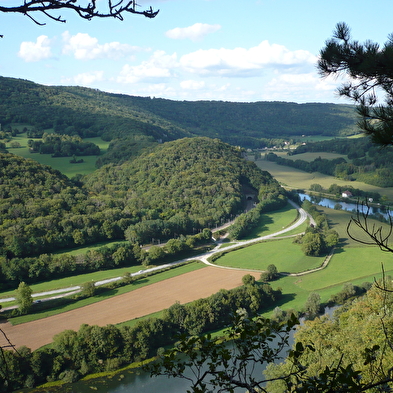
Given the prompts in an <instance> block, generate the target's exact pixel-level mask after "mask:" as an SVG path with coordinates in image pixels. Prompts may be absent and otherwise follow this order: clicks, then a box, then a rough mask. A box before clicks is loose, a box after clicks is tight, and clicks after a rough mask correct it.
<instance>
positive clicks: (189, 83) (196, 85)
mask: <svg viewBox="0 0 393 393" xmlns="http://www.w3.org/2000/svg"><path fill="white" fill-rule="evenodd" d="M180 87H181V88H182V89H185V90H199V89H202V88H203V87H205V82H204V81H195V80H186V81H181V82H180Z"/></svg>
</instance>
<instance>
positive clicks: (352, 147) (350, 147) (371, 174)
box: [267, 137, 393, 187]
mask: <svg viewBox="0 0 393 393" xmlns="http://www.w3.org/2000/svg"><path fill="white" fill-rule="evenodd" d="M305 152H331V153H339V154H346V155H347V156H348V159H349V160H351V161H349V162H348V161H347V160H344V159H338V160H322V159H320V158H319V159H316V160H314V161H313V162H312V163H307V162H306V161H302V160H288V159H284V158H278V159H277V158H276V157H274V156H272V155H270V154H269V157H267V159H270V160H272V161H276V162H277V163H278V164H281V165H288V166H292V167H295V168H298V169H301V170H304V171H306V172H313V171H318V172H321V173H325V174H328V175H332V176H336V177H338V178H340V179H344V180H357V181H361V182H364V183H367V184H371V185H374V186H378V187H391V186H393V148H392V147H384V148H381V147H379V146H376V145H374V144H372V142H371V141H370V138H369V137H364V138H357V139H333V140H329V141H322V142H313V143H307V144H306V145H302V146H299V147H297V148H296V149H295V150H294V151H293V152H292V153H291V154H294V155H295V154H301V153H305ZM381 153H383V154H381ZM340 160H341V161H340Z"/></svg>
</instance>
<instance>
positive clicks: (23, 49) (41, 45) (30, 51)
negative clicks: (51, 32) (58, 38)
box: [18, 35, 52, 62]
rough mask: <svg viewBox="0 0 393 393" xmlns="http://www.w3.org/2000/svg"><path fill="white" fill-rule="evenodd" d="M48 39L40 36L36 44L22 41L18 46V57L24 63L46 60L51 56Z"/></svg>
mask: <svg viewBox="0 0 393 393" xmlns="http://www.w3.org/2000/svg"><path fill="white" fill-rule="evenodd" d="M50 43H51V41H50V39H49V38H48V37H47V36H46V35H40V36H39V37H38V38H37V41H36V42H29V41H24V42H22V43H21V44H20V48H19V52H18V56H19V57H21V58H22V59H23V60H24V61H26V62H34V61H39V60H43V59H48V58H50V57H51V56H52V52H51V47H50Z"/></svg>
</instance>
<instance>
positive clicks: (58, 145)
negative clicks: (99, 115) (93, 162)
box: [27, 132, 100, 157]
mask: <svg viewBox="0 0 393 393" xmlns="http://www.w3.org/2000/svg"><path fill="white" fill-rule="evenodd" d="M27 145H28V147H29V148H30V151H31V152H32V153H40V154H52V157H71V156H98V155H99V154H100V148H99V147H98V146H97V145H96V144H95V143H92V142H85V141H83V139H82V138H81V137H80V136H79V135H73V136H70V135H61V134H48V133H46V132H45V133H44V134H43V135H42V140H39V141H35V140H33V139H30V140H29V141H28V143H27Z"/></svg>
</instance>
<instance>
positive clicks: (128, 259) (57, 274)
mask: <svg viewBox="0 0 393 393" xmlns="http://www.w3.org/2000/svg"><path fill="white" fill-rule="evenodd" d="M210 240H211V231H210V230H209V229H207V228H205V229H204V230H203V231H201V232H200V233H198V234H196V235H188V236H184V235H181V236H180V237H179V238H176V239H170V240H169V241H168V242H167V243H166V244H165V245H163V246H158V245H155V246H152V247H150V248H149V250H148V251H146V250H144V249H143V248H141V247H140V245H139V244H137V243H128V242H122V243H115V244H113V245H111V246H109V247H108V246H102V247H99V248H97V249H94V250H89V251H87V252H86V253H81V254H78V255H71V254H68V253H64V254H60V255H57V254H41V255H39V256H37V257H26V258H12V259H8V258H6V257H1V256H0V285H1V287H2V289H4V288H13V287H16V286H17V285H18V284H19V283H20V282H28V283H30V284H31V283H35V282H41V281H45V280H48V279H51V280H53V279H57V278H63V277H69V276H72V275H77V274H84V273H89V272H94V271H97V270H105V269H113V268H117V267H122V266H133V265H140V264H142V265H144V266H148V265H149V264H163V263H165V262H166V260H167V259H168V258H170V257H173V256H174V255H180V254H181V253H183V252H185V251H188V250H191V249H192V248H193V247H195V246H198V245H200V244H206V243H208V242H209V241H210Z"/></svg>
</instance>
